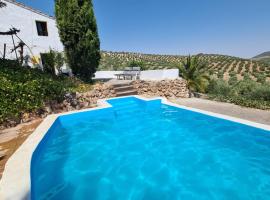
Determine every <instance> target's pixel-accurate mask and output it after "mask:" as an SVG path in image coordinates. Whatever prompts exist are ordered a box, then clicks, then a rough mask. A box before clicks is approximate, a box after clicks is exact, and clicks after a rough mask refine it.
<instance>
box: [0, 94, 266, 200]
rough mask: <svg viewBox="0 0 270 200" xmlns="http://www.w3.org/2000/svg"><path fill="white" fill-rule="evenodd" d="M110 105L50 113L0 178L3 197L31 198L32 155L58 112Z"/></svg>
mask: <svg viewBox="0 0 270 200" xmlns="http://www.w3.org/2000/svg"><path fill="white" fill-rule="evenodd" d="M135 97H137V98H139V99H142V100H146V101H148V100H152V99H161V100H162V103H164V104H167V105H171V106H175V107H179V108H183V109H187V110H191V111H194V112H199V113H203V114H206V115H210V116H214V117H217V118H222V119H227V120H230V121H234V122H239V123H243V124H247V125H250V126H254V127H257V128H262V129H265V130H268V131H270V126H269V125H265V123H263V122H261V123H262V124H259V123H256V122H252V121H247V120H243V119H240V118H239V117H238V116H234V117H232V116H233V115H230V114H227V115H223V113H222V114H220V112H218V111H220V110H222V109H217V110H216V112H215V111H212V112H211V111H209V110H207V109H204V110H203V108H196V107H198V105H197V106H196V105H195V103H194V102H196V101H197V100H194V99H184V100H183V99H182V100H181V99H180V100H179V99H176V100H171V101H173V102H177V104H175V103H171V102H170V101H167V100H166V99H165V98H152V99H145V98H143V97H141V96H135ZM121 98H125V97H121ZM185 100H186V101H188V100H190V101H191V102H193V104H194V105H195V106H194V105H193V108H192V106H191V105H187V104H186V105H184V101H185ZM181 101H182V102H181ZM179 104H180V105H179ZM197 104H198V103H197ZM208 104H209V102H208ZM229 105H230V107H229V108H228V107H225V108H223V109H224V110H226V109H234V108H233V107H232V104H229ZM186 106H188V107H186ZM108 107H110V104H108V103H107V102H106V101H104V100H101V101H100V102H99V107H97V108H91V109H86V110H80V111H72V112H69V113H63V114H57V115H50V116H48V117H47V118H46V119H45V120H44V121H43V122H42V123H41V125H40V126H39V127H38V128H37V129H36V130H35V131H34V133H33V134H31V135H30V137H29V138H28V139H27V140H26V142H25V143H23V144H22V145H21V146H20V147H19V149H18V150H17V151H16V152H15V153H14V154H13V156H12V157H11V158H10V159H9V160H8V162H7V164H6V168H5V171H4V174H3V178H2V180H0V199H29V198H30V162H31V156H32V154H33V152H34V150H35V149H36V147H37V145H38V144H39V142H40V141H41V140H42V138H43V136H44V135H45V134H46V133H47V131H48V129H49V128H50V127H51V125H52V124H53V123H54V121H55V120H56V119H57V117H58V116H61V115H66V114H72V113H78V112H85V111H91V110H97V109H102V108H108ZM214 112H215V113H214ZM218 113H219V114H218ZM269 113H270V112H268V111H267V114H269ZM224 114H226V113H224ZM251 114H253V113H251ZM267 114H266V115H267ZM228 115H230V116H228ZM267 116H268V115H267ZM267 116H266V120H267V119H268V117H267ZM235 117H238V118H235ZM0 136H1V135H0ZM0 146H1V144H0Z"/></svg>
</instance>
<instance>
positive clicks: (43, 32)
mask: <svg viewBox="0 0 270 200" xmlns="http://www.w3.org/2000/svg"><path fill="white" fill-rule="evenodd" d="M36 25H37V33H38V35H39V36H48V29H47V22H41V21H36Z"/></svg>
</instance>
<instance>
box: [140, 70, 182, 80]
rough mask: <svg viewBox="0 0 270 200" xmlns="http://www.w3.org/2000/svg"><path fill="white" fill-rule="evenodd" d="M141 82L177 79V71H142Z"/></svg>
mask: <svg viewBox="0 0 270 200" xmlns="http://www.w3.org/2000/svg"><path fill="white" fill-rule="evenodd" d="M140 78H141V80H164V79H176V78H179V70H178V69H165V70H147V71H142V72H141V76H140Z"/></svg>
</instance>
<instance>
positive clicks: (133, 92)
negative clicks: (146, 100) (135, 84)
mask: <svg viewBox="0 0 270 200" xmlns="http://www.w3.org/2000/svg"><path fill="white" fill-rule="evenodd" d="M137 94H138V92H137V91H136V90H134V89H133V90H127V91H124V92H116V96H117V97H122V96H129V95H137Z"/></svg>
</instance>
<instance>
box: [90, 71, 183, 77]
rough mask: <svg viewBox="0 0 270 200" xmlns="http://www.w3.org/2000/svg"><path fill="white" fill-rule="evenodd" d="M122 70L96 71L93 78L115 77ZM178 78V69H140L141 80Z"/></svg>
mask: <svg viewBox="0 0 270 200" xmlns="http://www.w3.org/2000/svg"><path fill="white" fill-rule="evenodd" d="M121 73H123V71H97V72H96V73H95V79H115V78H116V76H115V74H121ZM176 78H179V70H178V69H165V70H147V71H141V75H140V79H141V80H164V79H176Z"/></svg>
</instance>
